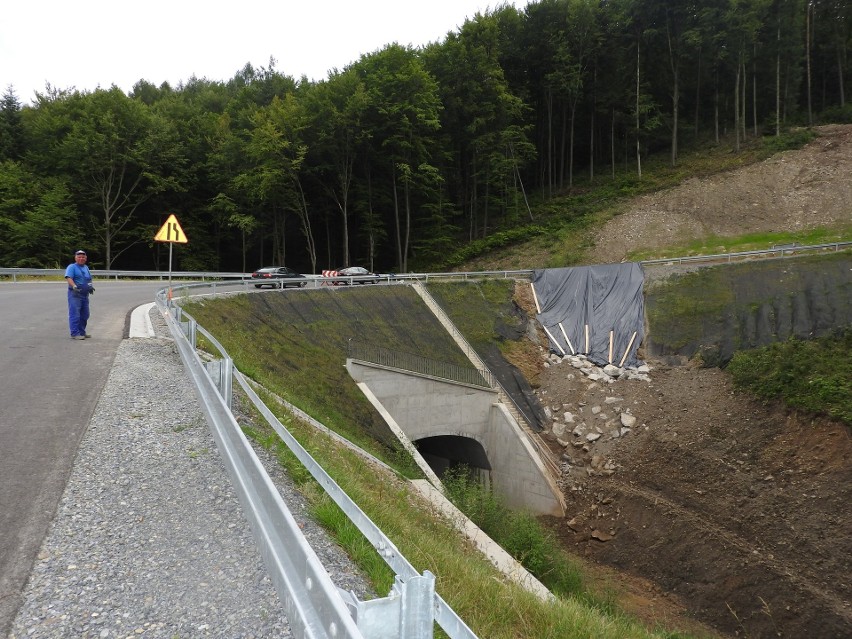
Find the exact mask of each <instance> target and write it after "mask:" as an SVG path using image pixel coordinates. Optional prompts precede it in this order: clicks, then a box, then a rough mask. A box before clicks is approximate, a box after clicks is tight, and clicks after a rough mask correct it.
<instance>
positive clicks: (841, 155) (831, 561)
mask: <svg viewBox="0 0 852 639" xmlns="http://www.w3.org/2000/svg"><path fill="white" fill-rule="evenodd" d="M819 133H820V137H819V138H818V139H817V140H815V141H814V142H812V143H811V144H809V145H808V146H807V147H805V148H804V149H802V150H799V151H793V152H785V153H783V154H780V155H778V156H776V157H773V158H772V159H770V160H767V161H765V162H762V163H760V164H757V165H753V166H749V167H747V168H743V169H741V170H737V171H734V172H729V173H725V174H721V175H717V176H713V177H711V178H705V179H694V180H690V181H688V182H687V183H685V184H684V185H682V186H679V187H677V188H674V189H671V190H669V191H666V192H663V193H658V194H654V195H648V196H643V197H641V198H638V199H637V200H636V201H635V202H634V204H633V206H632V207H631V208H630V209H629V211H628V212H626V213H625V214H623V215H621V216H619V217H617V218H615V219H613V220H611V221H610V222H609V223H608V224H607V225H606V226H605V227H603V228H602V229H601V230H600V232H599V233H598V235H597V242H596V246H595V248H594V249H593V250H592V251H591V254H590V257H589V260H588V261H589V262H595V263H606V262H617V261H621V260H622V259H624V257H625V256H626V255H627V254H628V252H629V251H631V250H635V249H639V248H648V247H662V246H665V245H671V244H674V243H679V242H681V241H685V240H688V239H691V238H698V237H706V236H708V235H721V236H724V235H732V236H733V235H742V234H745V233H750V232H758V231H783V230H790V231H792V230H799V229H804V228H812V227H818V226H837V225H843V224H849V223H850V222H852V126H829V127H823V128H821V129H819ZM654 275H655V276H658V275H659V273H655V274H654ZM846 277H848V278H849V282H852V272H847V274H846ZM841 284H842V283H841ZM842 285H843V286H846V285H847V284H842ZM516 302H517V303H518V304H519V305H520V306H521V307H522V308H524V310H525V311H526V312H527V314H528V315H529V316H534V314H535V309H534V304H533V301H532V300H531V299H529V295H528V293H527V292H526V290H525V288H524V287H522V286H519V287H518V289H517V292H516ZM652 330H653V329H652ZM540 343H541V344H546V343H547V342H546V340H545V339H542V340H541V342H540ZM667 361H668V362H671V360H667ZM648 363H649V365H650V369H651V370H650V373H649V377H650V381H644V380H641V379H631V380H616V381H614V382H613V383H605V382H601V381H591V380H590V379H589V378H588V377H587V376H585V375H583V374H582V373H581V372H580V371H579V370H578V369H577V368H575V367H574V366H572V365H571V363H570V362H569V361H567V360H566V361H562V359H561V358H557V357H555V356H552V355H549V354H548V353H547V352H546V351H545V349H544V348H543V347H542V348H541V349H540V356H539V359H538V361H537V362H529V363H528V364H527V374H528V375H530V374H532V375H534V376H535V379H536V382H537V390H536V392H537V395H538V398H539V399H540V401H541V402H542V404H543V405H544V406H545V407H546V408H547V409H548V411H549V413H550V415H551V416H552V423H551V425H550V432H549V434H548V435H547V436H546V438H547V440H548V441H549V443H550V445H551V446H552V449H553V451H554V453H555V454H556V455H558V456H559V457H560V459H561V460H562V463H563V469H564V471H565V475H564V479H563V486H564V492H565V496H566V500H567V503H568V515H567V516H566V517H565V518H564V520H563V519H560V520H557V519H554V520H551V521H550V524H551V525H552V527H553V529H554V530H555V531H556V533H557V535H558V536H559V538H560V539H561V540H562V542H563V544H564V545H565V547H566V548H568V549H570V550H572V551H573V552H574V553H576V554H578V555H581V556H583V557H586V558H587V559H588V560H589V561H591V562H594V563H596V564H598V565H600V566H604V567H611V568H614V569H617V570H618V571H619V572H618V573H616V574H618V577H617V579H618V580H619V581H620V582H621V583H622V585H623V586H624V587H626V588H627V589H628V591H630V592H632V593H633V601H634V604H635V605H634V606H633V608H634V611H635V612H638V613H639V614H642V615H643V616H644V617H645V618H646V619H648V620H649V621H651V622H653V621H654V620H669V621H671V620H678V621H679V623H678V624H676V625H680V626H681V627H684V628H688V627H689V621H690V620H696V621H700V622H702V623H704V624H709V625H710V626H712V627H713V628H714V629H715V631H716V632H718V633H719V635H720V636H729V637H751V638H756V637H852V603H850V602H852V508H850V504H851V503H852V437H850V429H849V428H848V427H847V426H846V425H844V424H842V423H839V422H834V421H831V420H828V419H824V418H814V417H812V416H808V415H802V414H797V413H796V412H792V411H789V410H785V409H784V408H783V407H781V406H777V405H766V404H764V403H763V402H760V401H757V400H755V399H753V398H751V397H750V396H748V395H747V394H745V393H742V392H740V391H738V390H736V389H734V388H733V386H732V384H731V381H730V378H729V376H728V375H727V374H726V373H725V372H724V371H722V370H719V369H717V368H702V367H700V366H698V365H692V364H690V363H686V364H685V365H674V366H673V365H669V364H667V363H664V362H662V361H654V360H648ZM531 370H532V372H530V371H531ZM626 424H629V427H628V426H626ZM578 426H579V428H578ZM590 431H591V432H597V431H601V433H602V434H601V436H600V437H598V438H597V439H596V440H595V441H589V438H587V437H586V436H585V434H586V433H588V432H590ZM699 634H701V631H699Z"/></svg>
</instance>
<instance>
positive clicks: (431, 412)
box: [346, 359, 564, 516]
mask: <svg viewBox="0 0 852 639" xmlns="http://www.w3.org/2000/svg"><path fill="white" fill-rule="evenodd" d="M346 369H347V370H348V371H349V374H350V375H351V376H352V378H353V379H354V380H355V381H356V382H359V383H363V384H366V385H367V387H368V388H369V389H370V392H371V393H372V395H373V396H374V397H375V399H376V401H379V402H380V403H381V405H382V408H383V409H384V410H385V411H387V413H388V414H389V415H391V417H392V418H393V419H394V421H395V422H396V423H397V424H398V425H399V427H400V428H401V429H402V431H403V432H404V433H405V435H406V436H407V437H408V438H409V439H410V440H411V441H417V440H419V439H424V438H426V437H440V436H447V435H454V436H459V437H468V438H471V439H474V440H476V441H477V442H479V444H480V445H481V446H482V448H483V449H484V451H485V454H486V456H487V458H488V461H489V463H490V465H491V469H490V471H488V472H489V475H490V479H491V484H492V486H493V487H494V490H495V491H497V492H498V493H499V494H500V495H501V496H503V498H504V499H505V500H506V503H507V505H509V506H510V507H512V508H516V509H524V510H528V511H531V512H534V513H538V514H548V515H558V516H562V515H563V514H564V506H563V502H562V499H561V493H560V492H559V490H558V488H557V487H556V486H555V484H554V482H553V480H552V478H551V477H550V476H549V474H548V472H547V470H546V468H545V467H544V464H543V463H542V461H541V459H540V457H539V456H538V454H537V453H536V451H535V449H534V448H533V446H532V444H531V443H530V441H529V439H528V438H527V435H526V434H525V433H524V432H523V431H522V430H521V428H520V427H519V426H518V424H517V422H516V421H515V420H514V418H513V417H512V416H511V415H510V414H509V412H508V410H506V408H505V406H503V405H502V404H500V403H498V401H497V392H496V391H494V390H491V389H488V388H480V387H476V386H470V385H467V384H460V383H456V382H451V381H446V380H442V379H438V378H434V377H428V376H425V375H418V374H416V373H408V372H404V371H400V370H398V369H392V368H387V367H382V366H379V365H376V364H369V363H365V362H361V361H358V360H351V359H350V360H347V361H346Z"/></svg>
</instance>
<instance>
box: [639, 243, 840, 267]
mask: <svg viewBox="0 0 852 639" xmlns="http://www.w3.org/2000/svg"><path fill="white" fill-rule="evenodd" d="M848 248H852V242H828V243H826V244H809V245H807V246H799V245H798V244H784V245H782V246H774V247H772V248H769V249H761V250H759V251H740V252H738V253H718V254H715V255H687V256H683V257H667V258H660V259H657V260H643V261H641V262H639V264H641V265H642V266H659V265H665V264H684V263H695V262H735V261H739V260H744V259H748V258H752V257H792V256H793V255H795V254H797V253H807V252H812V251H829V250H831V251H834V252H838V251H841V250H846V249H848Z"/></svg>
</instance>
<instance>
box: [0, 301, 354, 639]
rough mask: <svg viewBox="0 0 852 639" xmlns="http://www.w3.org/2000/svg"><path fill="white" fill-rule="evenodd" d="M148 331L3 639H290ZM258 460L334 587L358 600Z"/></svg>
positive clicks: (301, 512) (332, 550)
mask: <svg viewBox="0 0 852 639" xmlns="http://www.w3.org/2000/svg"><path fill="white" fill-rule="evenodd" d="M152 320H153V321H154V325H155V328H156V330H157V334H158V337H156V338H154V339H128V340H125V341H124V342H123V343H122V344H121V346H120V347H119V350H118V353H117V355H116V359H115V364H114V366H113V369H112V371H111V372H110V376H109V379H108V381H107V383H106V386H105V388H104V391H103V393H102V395H101V397H100V400H99V402H98V405H97V408H96V410H95V414H94V416H93V418H92V421H91V423H90V425H89V428H88V431H87V432H86V434H85V436H84V438H83V441H82V442H81V445H80V449H79V453H78V455H77V459H76V460H75V464H74V468H73V470H72V472H71V477H70V479H69V481H68V484H67V487H66V490H65V493H64V495H63V497H62V499H61V501H60V504H59V508H58V510H57V513H56V517H55V519H54V521H53V523H52V524H51V527H50V530H49V531H48V534H47V536H46V538H45V541H44V542H43V544H42V547H41V550H40V552H39V554H38V558H37V560H36V564H35V566H34V568H33V571H32V574H31V575H30V579H29V581H28V584H27V586H26V589H25V591H24V593H23V597H24V601H23V604H22V606H21V608H20V610H19V612H18V615H17V617H16V619H15V621H14V623H13V626H12V630H11V633H10V634H9V639H23V638H24V637H28V638H40V637H43V638H51V639H55V638H65V637H67V638H72V637H74V638H79V637H101V638H107V637H131V636H133V637H137V636H145V637H162V638H170V639H171V638H174V637H222V638H225V637H227V638H229V639H233V638H236V637H245V638H249V637H289V636H292V635H291V633H290V630H289V627H288V624H287V619H286V617H285V616H284V606H283V604H282V603H281V601H280V599H279V597H278V594H277V593H276V591H275V589H274V587H273V585H272V582H271V581H270V580H269V578H268V577H267V575H266V571H265V568H264V566H263V563H262V560H261V557H260V554H259V552H258V550H257V548H256V546H255V543H254V539H253V538H252V534H251V529H250V527H249V524H248V522H247V521H246V520H245V519H244V517H243V514H242V510H241V507H240V504H239V502H238V500H237V498H236V495H235V493H234V491H233V489H232V488H231V480H230V477H229V476H228V474H227V472H226V470H225V468H224V466H223V464H222V461H221V458H220V456H219V453H218V451H217V449H216V444H215V441H214V440H213V437H212V436H211V434H210V432H209V430H208V427H207V424H206V421H205V419H204V416H203V413H202V412H201V409H200V407H199V405H198V401H197V399H196V396H195V393H194V391H193V389H192V386H191V383H190V381H189V378H188V377H187V375H186V374H185V372H184V370H183V365H182V363H181V361H180V358H179V356H178V355H177V352H176V350H175V348H174V344H173V343H172V341H171V340H170V339H168V338H167V337H165V335H166V332H167V329H166V328H165V325H164V322H163V319H162V318H161V317H159V316H158V314H157V313H156V311H154V312H152ZM257 452H258V453H259V456H260V458H261V461H262V462H263V463H264V465H265V466H266V468H267V472H268V473H269V474H270V476H271V477H272V479H273V482H274V483H275V484H276V485H277V486H278V487H279V490H280V491H281V493H282V496H283V497H284V500H285V502H286V503H287V505H288V507H289V508H290V510H291V512H292V513H293V515H294V517H295V518H296V520H297V521H298V522H299V525H300V526H301V527H302V529H303V531H304V533H305V535H306V537H307V538H308V540H309V543H310V544H311V546H312V547H313V548H314V550H315V551H316V552H317V555H318V556H319V558H320V560H321V561H322V563H323V565H324V566H325V567H326V570H327V571H328V572H329V574H330V575H331V577H332V580H333V581H334V582H335V583H336V584H337V585H338V586H340V587H342V588H344V589H346V590H353V591H355V592H356V594H358V595H359V596H365V595H366V593H367V590H368V589H367V586H366V581H365V579H364V578H363V577H362V576H361V575H360V573H359V572H358V570H357V568H356V567H355V566H354V565H353V564H352V563H351V562H350V560H349V559H348V557H347V556H346V555H345V553H344V552H343V551H342V550H341V549H340V548H339V547H338V546H337V545H336V544H335V543H334V542H333V541H332V540H330V539H329V538H328V536H327V535H326V534H325V532H324V531H323V530H322V529H321V528H319V527H318V526H317V525H316V524H315V523H314V522H313V521H312V520H311V519H310V518H309V517H307V516H306V513H305V505H304V502H303V501H302V499H301V497H300V495H299V493H298V492H297V491H296V490H295V489H294V487H293V486H292V484H291V483H290V481H289V480H288V478H287V477H286V475H284V473H283V471H281V470H280V468H279V467H278V465H277V463H276V462H275V460H272V459H270V458H268V457H267V456H266V455H265V454H264V452H263V451H257Z"/></svg>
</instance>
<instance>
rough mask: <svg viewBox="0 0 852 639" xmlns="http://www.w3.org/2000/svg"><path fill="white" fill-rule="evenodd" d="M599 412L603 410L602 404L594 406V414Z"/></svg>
mask: <svg viewBox="0 0 852 639" xmlns="http://www.w3.org/2000/svg"><path fill="white" fill-rule="evenodd" d="M599 412H601V407H600V406H592V415H597V414H598V413H599Z"/></svg>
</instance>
